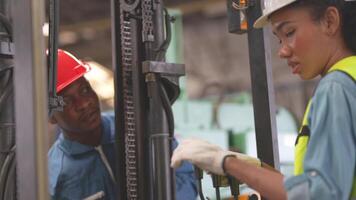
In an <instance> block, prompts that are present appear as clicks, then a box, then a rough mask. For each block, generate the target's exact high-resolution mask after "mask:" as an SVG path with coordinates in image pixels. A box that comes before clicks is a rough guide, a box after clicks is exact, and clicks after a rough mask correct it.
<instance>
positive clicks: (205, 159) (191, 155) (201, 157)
mask: <svg viewBox="0 0 356 200" xmlns="http://www.w3.org/2000/svg"><path fill="white" fill-rule="evenodd" d="M226 156H233V157H236V158H237V159H240V160H242V161H246V162H248V163H250V164H253V165H256V166H261V162H260V160H259V159H257V158H253V157H250V156H247V155H244V154H240V153H236V152H232V151H226V150H223V149H222V148H220V147H219V146H217V145H214V144H211V143H209V142H207V141H204V140H199V139H187V140H184V141H182V143H181V144H179V145H178V147H177V148H176V149H175V151H174V152H173V156H172V160H171V166H172V167H174V168H177V167H179V166H180V165H181V163H182V161H184V160H186V161H189V162H191V163H192V164H194V165H196V166H197V167H199V168H201V169H203V170H206V171H209V172H211V173H214V174H218V175H225V172H224V170H223V164H224V163H223V161H224V158H225V157H226Z"/></svg>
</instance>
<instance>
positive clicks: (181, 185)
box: [48, 50, 197, 200]
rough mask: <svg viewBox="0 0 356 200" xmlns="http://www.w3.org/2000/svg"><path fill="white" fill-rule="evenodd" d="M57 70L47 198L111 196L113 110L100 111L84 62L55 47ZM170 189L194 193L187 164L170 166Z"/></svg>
mask: <svg viewBox="0 0 356 200" xmlns="http://www.w3.org/2000/svg"><path fill="white" fill-rule="evenodd" d="M57 70H58V73H57V74H58V78H57V85H56V89H57V94H58V95H60V96H62V97H63V100H64V103H65V105H64V108H63V111H55V112H54V113H53V115H52V116H51V117H50V123H52V124H57V125H58V126H59V127H60V129H61V134H60V136H59V138H58V139H57V141H56V142H55V143H54V144H53V146H52V147H51V149H50V151H49V153H48V164H49V192H50V195H51V198H52V199H61V200H62V199H85V198H89V197H90V198H91V199H115V200H116V191H115V188H116V187H115V184H116V181H115V176H114V171H113V170H112V169H113V166H115V162H116V160H115V157H116V156H115V155H114V152H115V151H114V134H115V123H114V115H113V114H112V113H101V111H100V104H99V98H98V95H97V94H96V93H95V91H94V90H93V89H92V87H91V86H90V83H89V82H88V81H87V80H86V78H85V77H84V74H85V73H87V72H88V71H89V70H90V66H89V65H87V64H85V63H83V62H82V61H80V60H78V59H77V58H75V57H74V56H73V55H72V54H70V53H68V52H67V51H64V50H58V69H57ZM176 145H177V144H175V146H176ZM176 189H177V195H176V197H177V200H190V199H192V200H193V199H195V198H196V194H197V193H196V186H195V179H194V173H193V168H192V166H191V165H190V164H188V163H186V164H185V165H184V166H182V167H181V168H179V169H178V170H176Z"/></svg>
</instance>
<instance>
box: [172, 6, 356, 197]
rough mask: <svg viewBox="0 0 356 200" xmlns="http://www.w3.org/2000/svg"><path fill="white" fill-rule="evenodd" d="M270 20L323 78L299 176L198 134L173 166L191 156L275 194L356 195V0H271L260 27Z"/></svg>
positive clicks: (303, 67) (306, 125) (301, 141)
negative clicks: (270, 167)
mask: <svg viewBox="0 0 356 200" xmlns="http://www.w3.org/2000/svg"><path fill="white" fill-rule="evenodd" d="M268 22H270V24H271V26H272V30H273V33H274V35H275V36H276V37H277V38H278V39H279V40H280V48H279V51H278V54H279V56H280V57H281V58H283V59H286V60H287V61H288V65H289V66H290V67H291V69H292V72H293V74H297V75H299V76H300V77H301V78H302V79H304V80H309V79H312V78H315V77H317V76H318V75H320V76H321V77H322V79H321V81H320V82H319V84H318V86H317V88H316V89H315V92H314V95H313V97H312V98H311V100H310V102H309V104H308V106H307V110H306V112H305V117H304V120H303V123H302V127H301V129H300V133H299V135H298V138H297V141H296V151H295V152H296V157H295V176H293V177H290V178H284V177H283V175H281V174H280V173H277V172H274V171H271V170H267V169H265V168H262V167H260V166H261V164H260V163H261V162H258V161H257V162H256V159H250V158H249V157H247V156H244V155H241V154H237V153H233V152H229V151H224V150H222V149H221V148H219V147H217V146H215V145H212V144H210V143H207V142H205V141H201V140H194V139H191V140H186V141H183V142H182V143H181V144H180V146H179V147H178V148H177V149H176V150H175V152H174V154H173V157H172V166H173V167H177V166H179V165H180V163H181V161H182V160H188V161H191V162H192V163H193V164H195V165H197V166H198V167H200V168H202V169H205V170H208V171H210V172H213V173H216V174H228V175H231V176H234V177H235V178H237V179H239V180H241V181H242V182H245V183H247V184H248V185H249V186H250V187H252V188H254V189H255V190H257V191H258V192H260V193H261V195H262V196H264V197H266V198H268V199H272V200H278V199H298V200H299V199H303V200H305V199H321V200H327V199H333V200H335V199H338V200H339V199H341V200H343V199H356V179H355V175H356V174H355V169H356V0H265V3H264V9H263V15H262V16H261V17H260V18H259V19H258V20H257V21H256V22H255V24H254V27H255V28H261V27H263V26H264V25H266V24H268ZM245 160H247V161H250V162H245Z"/></svg>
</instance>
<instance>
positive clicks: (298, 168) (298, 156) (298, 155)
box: [294, 56, 356, 198]
mask: <svg viewBox="0 0 356 200" xmlns="http://www.w3.org/2000/svg"><path fill="white" fill-rule="evenodd" d="M333 71H341V72H343V73H346V74H347V75H348V76H350V77H351V78H352V79H353V80H354V81H355V82H356V56H351V57H347V58H345V59H342V60H340V61H339V62H337V63H336V64H335V65H334V66H332V67H331V69H329V71H328V73H330V72H333ZM311 101H312V100H310V101H309V103H308V106H307V109H306V110H305V113H304V117H303V123H302V127H301V128H300V130H299V134H298V137H297V141H296V144H295V145H296V146H295V164H294V175H296V176H297V175H300V174H302V173H303V172H304V166H303V163H304V162H303V161H304V156H305V154H306V152H307V148H308V143H309V136H310V129H309V122H308V115H309V111H310V105H311ZM354 173H355V172H354ZM351 197H353V198H355V197H356V174H354V182H353V186H352V192H351Z"/></svg>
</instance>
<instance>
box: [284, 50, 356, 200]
mask: <svg viewBox="0 0 356 200" xmlns="http://www.w3.org/2000/svg"><path fill="white" fill-rule="evenodd" d="M345 64H346V65H347V66H346V67H351V68H348V69H349V71H352V72H355V71H356V56H352V57H348V58H346V59H343V60H341V61H339V62H338V63H337V64H336V65H335V66H333V67H332V68H331V71H332V72H330V73H328V74H327V75H326V76H325V77H323V78H322V79H321V81H320V83H319V84H318V87H317V88H316V90H315V93H314V95H313V97H312V99H311V102H310V107H309V112H307V115H306V118H305V120H304V121H305V122H303V125H304V124H305V123H308V128H307V129H305V130H303V129H301V133H300V136H302V135H303V133H302V132H303V131H304V132H308V133H307V134H304V135H309V134H310V138H309V141H306V142H307V143H308V144H307V149H306V152H305V157H304V163H300V162H299V163H298V162H297V163H296V164H302V166H299V167H301V168H303V169H302V170H304V171H302V170H299V172H296V173H297V174H299V175H298V176H294V177H291V178H288V179H286V181H285V188H286V190H287V193H288V199H290V200H297V199H298V200H299V199H303V200H309V199H323V200H329V199H330V200H332V199H333V200H334V199H340V200H346V199H350V197H351V196H352V188H353V184H355V180H354V179H355V170H356V80H355V79H354V77H353V76H350V74H347V73H344V72H342V71H339V70H335V71H333V70H332V69H335V68H338V67H341V68H342V67H345ZM350 69H351V70H350ZM307 110H308V109H307ZM304 128H306V127H304ZM299 139H301V138H299ZM298 142H301V141H297V143H298ZM297 152H298V149H297ZM297 155H298V153H297ZM296 169H298V167H297V168H296ZM297 171H298V170H297ZM354 187H355V186H354ZM351 198H355V197H351Z"/></svg>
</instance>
